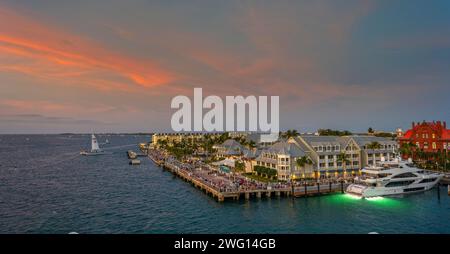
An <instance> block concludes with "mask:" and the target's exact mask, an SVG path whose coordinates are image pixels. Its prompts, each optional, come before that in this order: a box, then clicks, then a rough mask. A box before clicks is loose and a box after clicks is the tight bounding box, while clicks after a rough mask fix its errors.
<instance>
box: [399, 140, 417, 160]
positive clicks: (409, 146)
mask: <svg viewBox="0 0 450 254" xmlns="http://www.w3.org/2000/svg"><path fill="white" fill-rule="evenodd" d="M416 148H417V146H416V144H414V143H412V142H409V143H403V144H402V145H401V147H400V153H401V154H402V155H403V154H404V155H406V156H409V155H411V157H412V159H413V160H414V151H415V150H416Z"/></svg>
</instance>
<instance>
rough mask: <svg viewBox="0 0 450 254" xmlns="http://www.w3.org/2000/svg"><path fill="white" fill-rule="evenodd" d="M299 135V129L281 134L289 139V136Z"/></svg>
mask: <svg viewBox="0 0 450 254" xmlns="http://www.w3.org/2000/svg"><path fill="white" fill-rule="evenodd" d="M298 135H299V133H298V131H297V130H287V131H286V132H285V133H282V134H281V137H282V138H286V139H288V138H292V137H296V136H298Z"/></svg>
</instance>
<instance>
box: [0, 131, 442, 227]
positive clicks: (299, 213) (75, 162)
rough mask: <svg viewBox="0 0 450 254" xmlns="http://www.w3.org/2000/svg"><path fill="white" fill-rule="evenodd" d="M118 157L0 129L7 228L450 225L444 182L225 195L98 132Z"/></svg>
mask: <svg viewBox="0 0 450 254" xmlns="http://www.w3.org/2000/svg"><path fill="white" fill-rule="evenodd" d="M106 138H107V139H109V140H110V142H111V143H110V144H109V145H106V146H104V148H105V149H106V150H108V151H110V152H112V154H111V155H104V156H98V157H82V156H80V155H78V153H79V151H80V150H81V149H87V148H88V147H89V145H90V136H89V135H73V136H69V135H0V233H62V234H66V233H69V232H73V231H75V232H78V233H230V234H232V233H361V234H367V233H369V232H378V233H450V197H449V196H448V195H447V189H446V188H444V187H441V189H440V198H438V191H437V189H434V190H431V191H428V192H425V193H420V194H412V195H409V196H405V197H395V198H382V199H375V200H363V199H354V198H352V197H350V196H348V195H345V194H335V195H329V196H321V197H309V198H298V199H295V200H293V199H291V198H283V197H281V198H272V199H267V198H262V199H260V200H257V199H255V200H250V201H244V200H241V201H227V202H224V203H218V202H216V201H215V200H213V199H212V198H211V197H209V196H206V195H205V194H204V193H202V192H201V191H200V190H198V189H195V188H193V187H192V186H191V185H189V184H188V183H186V182H183V181H181V180H180V179H178V178H175V177H174V176H172V174H170V173H168V172H165V171H163V170H162V169H161V168H159V167H156V166H155V165H154V164H153V163H152V162H151V161H150V160H149V159H147V158H141V159H142V165H140V166H130V165H128V159H127V157H126V154H125V152H126V151H127V150H129V149H133V150H137V144H138V143H139V142H145V141H148V140H150V137H149V136H131V135H125V136H120V135H113V136H101V135H100V136H98V139H99V141H100V142H103V141H104V140H105V139H106Z"/></svg>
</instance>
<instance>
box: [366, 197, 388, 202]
mask: <svg viewBox="0 0 450 254" xmlns="http://www.w3.org/2000/svg"><path fill="white" fill-rule="evenodd" d="M383 199H384V198H383V197H370V198H366V200H368V201H379V200H383Z"/></svg>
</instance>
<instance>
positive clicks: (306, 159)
mask: <svg viewBox="0 0 450 254" xmlns="http://www.w3.org/2000/svg"><path fill="white" fill-rule="evenodd" d="M295 163H296V164H297V167H299V168H303V174H304V175H306V169H305V166H306V165H311V164H312V163H313V162H312V160H311V159H310V158H309V157H308V156H302V157H300V158H298V159H297V160H296V161H295Z"/></svg>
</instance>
